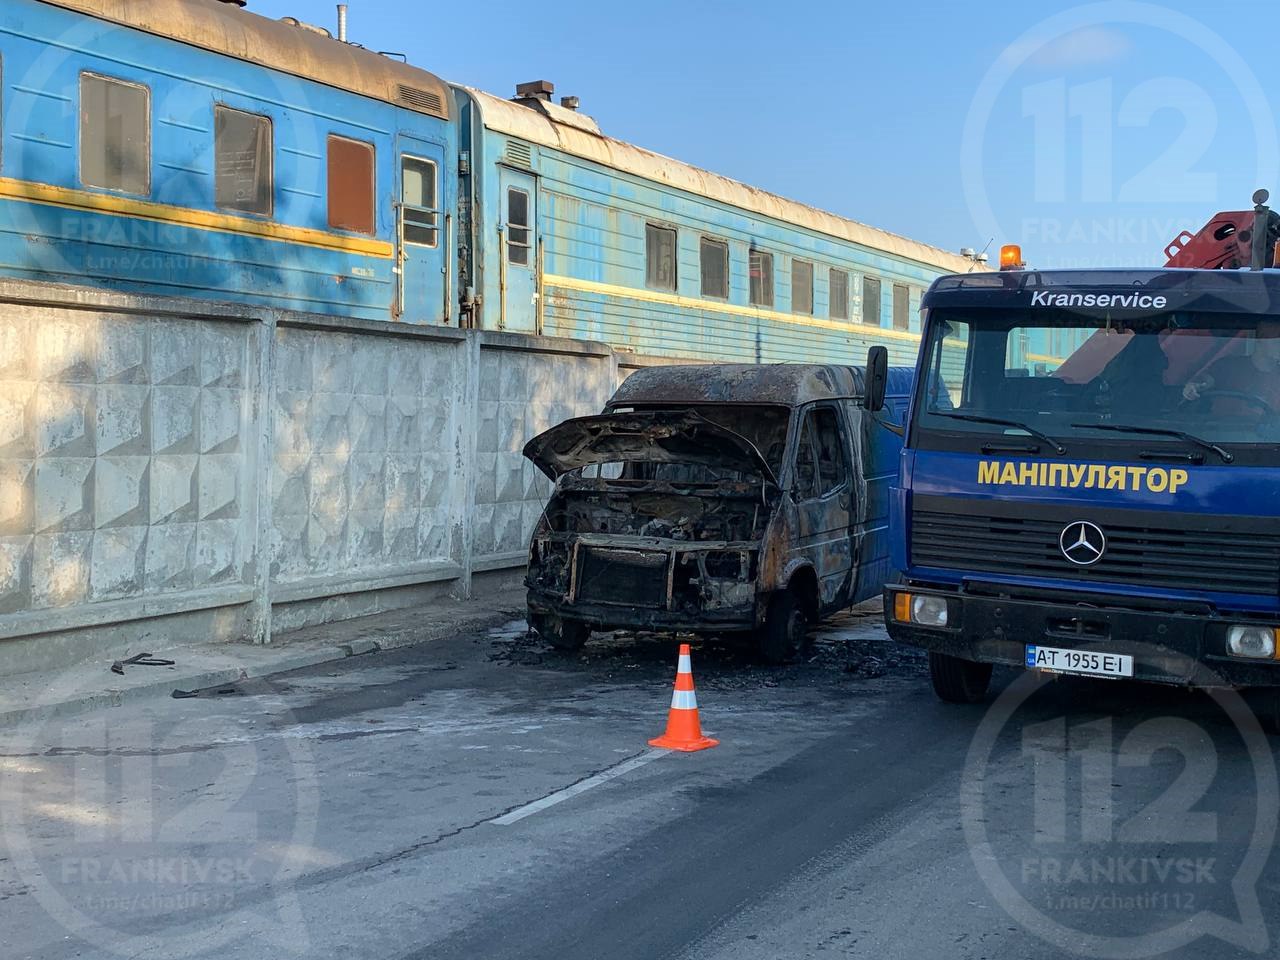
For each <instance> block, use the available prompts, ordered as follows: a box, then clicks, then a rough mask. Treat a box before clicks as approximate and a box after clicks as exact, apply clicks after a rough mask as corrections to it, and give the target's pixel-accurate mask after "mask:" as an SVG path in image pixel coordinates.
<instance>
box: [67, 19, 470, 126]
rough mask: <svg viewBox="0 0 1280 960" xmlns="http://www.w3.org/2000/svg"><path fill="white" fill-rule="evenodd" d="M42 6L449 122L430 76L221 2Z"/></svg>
mask: <svg viewBox="0 0 1280 960" xmlns="http://www.w3.org/2000/svg"><path fill="white" fill-rule="evenodd" d="M46 2H48V3H51V4H53V5H54V6H58V7H64V8H66V9H68V10H74V11H76V12H78V13H83V14H86V15H88V16H91V17H97V18H98V19H100V20H106V21H109V22H111V23H117V24H120V25H122V26H127V27H132V28H134V29H136V30H143V31H145V32H147V33H151V34H155V35H156V36H158V37H168V38H170V39H173V40H177V41H178V42H179V43H187V44H190V45H192V46H195V47H201V48H202V49H205V50H211V51H213V52H214V53H221V54H225V55H227V56H230V57H235V58H236V59H238V60H245V61H248V62H249V63H256V64H259V65H261V66H264V67H271V68H272V69H274V70H279V71H281V72H282V73H288V74H291V75H293V76H295V77H304V78H305V79H308V80H314V81H316V82H317V83H323V84H326V85H328V86H330V87H336V88H338V89H339V90H348V91H350V92H352V93H359V94H363V95H365V96H368V97H373V98H375V99H378V100H385V101H386V102H387V103H393V104H395V105H396V106H398V107H403V108H404V109H406V110H413V111H415V112H417V113H425V114H427V115H428V116H433V117H439V118H440V119H441V120H448V119H449V114H450V109H449V107H450V103H451V102H452V100H451V94H450V91H449V87H448V85H447V84H445V82H444V81H443V80H441V79H440V78H439V77H437V76H435V75H434V74H431V73H428V72H427V71H425V70H420V69H418V68H417V67H411V66H409V65H407V64H404V63H400V62H398V61H396V60H392V59H390V58H388V57H384V56H382V55H380V54H377V53H373V52H372V51H369V50H365V49H364V48H362V47H358V46H356V45H355V44H350V43H343V42H341V41H339V40H333V39H330V38H328V37H325V36H323V35H322V34H318V33H314V32H312V31H310V30H306V29H303V28H301V27H296V26H293V25H291V24H287V23H282V22H280V21H278V20H270V19H268V18H266V17H262V16H259V15H257V14H255V13H250V12H249V11H247V10H241V9H239V8H238V7H236V6H234V5H232V4H228V3H221V2H220V0H146V2H140V0H46Z"/></svg>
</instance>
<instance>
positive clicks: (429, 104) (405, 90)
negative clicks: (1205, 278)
mask: <svg viewBox="0 0 1280 960" xmlns="http://www.w3.org/2000/svg"><path fill="white" fill-rule="evenodd" d="M399 86H400V101H401V103H407V104H409V106H411V107H417V108H418V109H419V110H429V111H431V112H433V113H440V112H441V110H442V109H443V107H444V104H442V103H441V102H440V97H439V96H438V95H437V94H434V93H432V92H431V91H429V90H423V89H422V88H420V87H410V86H406V85H405V84H403V83H402V84H400V85H399Z"/></svg>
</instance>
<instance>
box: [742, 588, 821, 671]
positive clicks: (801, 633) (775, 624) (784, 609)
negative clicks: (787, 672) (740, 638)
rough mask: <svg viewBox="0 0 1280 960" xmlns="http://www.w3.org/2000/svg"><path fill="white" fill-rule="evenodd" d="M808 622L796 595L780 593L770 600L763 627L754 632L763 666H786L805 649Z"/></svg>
mask: <svg viewBox="0 0 1280 960" xmlns="http://www.w3.org/2000/svg"><path fill="white" fill-rule="evenodd" d="M808 626H809V624H808V621H807V618H806V617H805V615H804V607H803V606H802V605H801V604H800V601H799V599H798V598H797V597H796V595H795V593H793V592H792V591H790V590H781V591H779V592H778V593H775V594H774V595H773V597H772V598H771V599H770V600H769V609H768V611H767V612H766V614H765V621H764V624H763V625H762V626H761V627H759V628H758V629H757V630H756V634H755V639H756V652H757V653H759V655H760V659H761V660H763V661H764V662H765V663H770V664H775V665H776V664H780V663H786V662H787V661H788V660H790V659H791V658H792V657H794V656H796V655H798V654H799V653H800V651H801V650H802V649H803V648H804V638H805V631H806V630H807V629H808Z"/></svg>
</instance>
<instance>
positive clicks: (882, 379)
mask: <svg viewBox="0 0 1280 960" xmlns="http://www.w3.org/2000/svg"><path fill="white" fill-rule="evenodd" d="M888 382H889V351H888V350H886V349H885V348H884V347H878V346H877V347H871V348H870V349H869V350H867V372H866V375H865V376H864V378H863V384H864V385H863V389H862V406H863V407H864V408H865V409H867V410H869V411H871V412H872V413H878V412H879V411H881V410H883V409H884V391H885V386H886V385H887V384H888Z"/></svg>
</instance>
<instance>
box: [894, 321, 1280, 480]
mask: <svg viewBox="0 0 1280 960" xmlns="http://www.w3.org/2000/svg"><path fill="white" fill-rule="evenodd" d="M925 337H926V350H925V367H924V376H923V377H922V383H921V386H920V389H921V396H920V397H919V399H918V402H917V404H916V442H917V443H918V444H923V445H929V446H935V445H936V446H938V447H939V448H952V447H953V446H954V444H955V443H957V442H959V443H961V444H963V443H964V442H965V441H966V438H967V441H968V443H969V445H970V446H972V442H973V440H974V439H976V438H979V437H981V438H984V439H983V440H982V442H985V443H987V444H990V443H992V442H996V443H1020V444H1024V445H1026V444H1036V445H1039V446H1042V447H1043V449H1042V451H1041V452H1043V453H1045V454H1046V455H1053V454H1055V453H1057V452H1058V451H1059V449H1060V447H1065V448H1066V450H1065V452H1066V454H1067V455H1068V456H1080V455H1082V454H1086V453H1087V452H1088V451H1089V449H1090V448H1092V447H1104V446H1107V447H1112V448H1114V447H1115V446H1116V445H1123V446H1128V447H1131V448H1133V449H1134V450H1135V451H1137V452H1147V451H1155V452H1156V453H1157V454H1159V453H1160V452H1164V453H1167V454H1169V455H1172V456H1182V455H1185V456H1187V457H1188V458H1202V457H1204V456H1205V455H1206V452H1207V453H1208V455H1209V457H1210V458H1211V459H1215V460H1219V461H1220V462H1229V461H1230V460H1231V459H1233V457H1232V456H1231V455H1229V454H1228V455H1222V451H1225V450H1226V449H1236V450H1237V451H1239V449H1240V448H1243V449H1245V450H1246V451H1252V453H1253V455H1254V456H1257V455H1259V454H1260V453H1261V452H1262V451H1264V450H1265V451H1269V454H1268V459H1275V457H1274V454H1275V453H1276V450H1277V448H1276V447H1275V446H1274V445H1275V444H1276V443H1277V442H1280V317H1263V318H1259V317H1258V316H1256V315H1244V314H1227V313H1178V312H1171V313H1165V314H1159V315H1155V316H1150V315H1148V316H1143V317H1141V318H1137V319H1133V318H1130V319H1117V318H1114V317H1110V316H1106V315H1100V316H1089V315H1084V314H1079V313H1074V312H1071V311H1065V310H1062V311H1053V310H1036V311H1035V312H1034V313H1030V312H1027V311H1018V310H970V311H941V310H938V311H934V312H933V313H932V314H931V315H930V317H929V326H928V329H927V332H926V334H925ZM993 419H999V420H1002V421H1005V423H1004V424H1003V425H1001V424H994V423H992V420H993ZM1015 424H1016V425H1015ZM1143 428H1145V429H1143ZM993 435H994V436H995V437H997V438H999V439H998V440H996V441H992V439H991V438H992V437H993ZM944 436H945V437H946V438H949V440H947V439H942V438H944ZM1049 441H1052V442H1049ZM1059 445H1060V446H1059ZM1214 447H1220V451H1219V455H1218V456H1215V455H1214V453H1213V450H1214Z"/></svg>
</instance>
